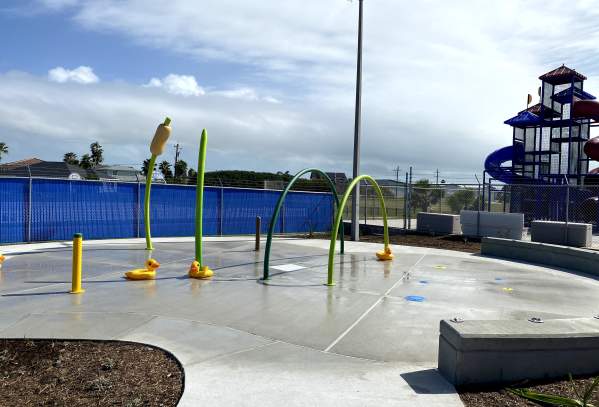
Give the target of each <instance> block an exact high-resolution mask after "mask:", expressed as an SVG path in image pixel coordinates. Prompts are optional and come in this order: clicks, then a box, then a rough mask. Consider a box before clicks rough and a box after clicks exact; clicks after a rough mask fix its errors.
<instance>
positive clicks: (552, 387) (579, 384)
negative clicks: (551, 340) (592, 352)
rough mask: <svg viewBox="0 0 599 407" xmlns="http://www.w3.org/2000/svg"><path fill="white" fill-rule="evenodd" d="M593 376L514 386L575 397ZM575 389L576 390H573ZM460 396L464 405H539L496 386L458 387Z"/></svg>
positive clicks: (597, 399)
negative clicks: (571, 380)
mask: <svg viewBox="0 0 599 407" xmlns="http://www.w3.org/2000/svg"><path fill="white" fill-rule="evenodd" d="M592 382H593V377H578V378H574V381H573V382H570V380H569V379H564V380H558V381H535V382H531V383H527V384H522V385H518V386H514V387H526V388H528V389H530V390H532V391H535V392H537V393H543V394H554V395H559V396H564V397H576V392H578V393H580V394H583V393H584V391H585V389H586V388H588V386H590V385H591V383H592ZM575 389H576V391H575ZM458 393H459V394H460V398H461V399H462V402H463V403H464V406H465V407H494V406H501V407H504V406H505V407H530V406H537V407H538V406H540V405H543V404H537V403H534V402H532V401H529V400H526V399H524V398H522V397H519V396H516V395H514V394H511V393H509V392H508V391H506V390H504V389H503V388H502V389H498V388H481V387H479V388H458ZM591 404H593V405H595V406H597V405H599V391H596V392H595V394H594V396H593V398H592V400H591Z"/></svg>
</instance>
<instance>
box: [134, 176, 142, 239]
mask: <svg viewBox="0 0 599 407" xmlns="http://www.w3.org/2000/svg"><path fill="white" fill-rule="evenodd" d="M140 195H141V182H139V178H138V179H137V205H136V206H135V222H136V223H137V232H136V236H137V238H139V237H140V233H139V231H140V230H141V222H140V216H139V211H140V209H141V202H140Z"/></svg>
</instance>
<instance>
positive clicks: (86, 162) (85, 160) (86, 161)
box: [79, 154, 93, 170]
mask: <svg viewBox="0 0 599 407" xmlns="http://www.w3.org/2000/svg"><path fill="white" fill-rule="evenodd" d="M79 166H80V167H81V168H85V169H86V170H88V169H90V168H92V167H93V162H92V158H91V156H90V155H89V154H83V157H81V162H80V163H79Z"/></svg>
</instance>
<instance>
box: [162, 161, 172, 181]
mask: <svg viewBox="0 0 599 407" xmlns="http://www.w3.org/2000/svg"><path fill="white" fill-rule="evenodd" d="M158 169H159V170H160V172H161V173H162V175H163V176H164V179H168V178H172V177H173V171H172V170H171V165H170V164H169V162H168V161H166V160H164V161H163V162H161V163H160V165H159V166H158Z"/></svg>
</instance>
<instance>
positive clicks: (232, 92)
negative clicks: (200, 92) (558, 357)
mask: <svg viewBox="0 0 599 407" xmlns="http://www.w3.org/2000/svg"><path fill="white" fill-rule="evenodd" d="M210 94H212V95H219V96H224V97H227V98H232V99H244V100H263V101H265V102H268V103H281V101H280V100H278V99H277V98H275V97H273V96H260V95H259V94H258V91H257V90H256V89H254V88H249V87H241V88H235V89H227V90H213V91H211V92H210Z"/></svg>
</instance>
